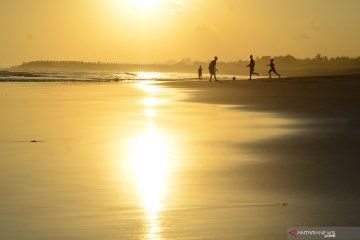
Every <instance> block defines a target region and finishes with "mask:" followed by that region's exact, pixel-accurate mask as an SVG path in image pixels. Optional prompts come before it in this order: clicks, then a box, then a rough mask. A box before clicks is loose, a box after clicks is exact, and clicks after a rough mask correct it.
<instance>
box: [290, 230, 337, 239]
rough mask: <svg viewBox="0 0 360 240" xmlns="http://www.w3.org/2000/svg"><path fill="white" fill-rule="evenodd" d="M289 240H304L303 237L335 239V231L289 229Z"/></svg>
mask: <svg viewBox="0 0 360 240" xmlns="http://www.w3.org/2000/svg"><path fill="white" fill-rule="evenodd" d="M288 237H289V239H304V237H319V238H321V239H331V238H336V231H329V230H316V229H315V230H314V229H311V230H310V229H304V228H302V229H301V230H300V229H296V228H294V229H291V230H290V231H288Z"/></svg>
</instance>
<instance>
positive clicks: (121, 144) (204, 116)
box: [0, 76, 360, 240]
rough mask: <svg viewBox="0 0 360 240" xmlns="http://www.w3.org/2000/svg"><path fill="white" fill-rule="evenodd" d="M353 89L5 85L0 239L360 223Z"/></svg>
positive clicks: (278, 82)
mask: <svg viewBox="0 0 360 240" xmlns="http://www.w3.org/2000/svg"><path fill="white" fill-rule="evenodd" d="M359 87H360V82H359V76H338V77H307V78H284V79H272V80H268V79H259V80H252V81H222V82H219V83H215V82H212V83H209V82H208V81H206V80H204V81H186V82H179V81H176V82H152V83H146V82H140V83H129V84H126V83H95V84H90V83H82V84H79V83H66V84H62V83H2V84H1V86H0V107H1V111H2V117H1V119H0V130H1V137H0V164H1V170H0V180H1V181H0V189H1V198H0V213H1V214H0V232H1V236H3V237H4V239H30V240H35V239H36V240H38V239H84V240H85V239H94V240H95V239H152V240H155V239H255V240H257V239H284V238H285V237H286V229H287V227H288V226H294V225H295V226H354V225H359V223H360V190H359V189H358V188H357V185H358V183H359V182H360V177H359V174H358V169H359V166H360V164H359V161H358V159H359V157H358V156H359V153H360V150H359V148H358V146H359V142H360V140H359V134H360V132H359V116H360V111H359V109H358V106H359V103H360V96H359V94H358V91H359ZM33 140H36V141H35V142H34V141H33Z"/></svg>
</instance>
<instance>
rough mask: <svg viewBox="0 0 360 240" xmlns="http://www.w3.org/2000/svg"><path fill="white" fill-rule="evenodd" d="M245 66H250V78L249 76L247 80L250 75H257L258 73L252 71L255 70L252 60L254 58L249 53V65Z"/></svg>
mask: <svg viewBox="0 0 360 240" xmlns="http://www.w3.org/2000/svg"><path fill="white" fill-rule="evenodd" d="M247 67H249V68H250V78H249V80H251V76H252V75H253V74H255V75H258V76H259V74H258V73H256V72H254V71H255V61H254V59H253V55H250V63H249V65H247Z"/></svg>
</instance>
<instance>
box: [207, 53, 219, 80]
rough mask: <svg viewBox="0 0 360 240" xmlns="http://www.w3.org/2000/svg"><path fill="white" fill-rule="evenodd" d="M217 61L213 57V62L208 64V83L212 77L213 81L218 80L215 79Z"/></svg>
mask: <svg viewBox="0 0 360 240" xmlns="http://www.w3.org/2000/svg"><path fill="white" fill-rule="evenodd" d="M217 60H218V58H217V57H215V58H214V60H212V61H211V62H210V64H209V72H210V79H209V82H211V79H212V76H214V78H215V81H218V80H217V79H216V71H217V69H216V61H217Z"/></svg>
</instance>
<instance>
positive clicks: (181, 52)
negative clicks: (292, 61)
mask: <svg viewBox="0 0 360 240" xmlns="http://www.w3.org/2000/svg"><path fill="white" fill-rule="evenodd" d="M359 12H360V1H359V0H220V1H219V0H1V1H0V20H1V21H0V29H1V37H0V66H1V67H7V66H11V65H16V64H19V63H21V62H23V61H31V60H84V61H98V60H99V61H104V62H141V63H157V62H166V61H168V60H180V59H182V58H187V57H188V58H191V59H193V60H209V59H211V58H213V56H214V55H218V56H219V60H222V61H230V60H238V59H247V58H248V55H249V54H250V53H251V54H254V55H255V56H263V55H266V56H274V55H285V54H292V55H294V56H296V57H312V56H315V55H316V54H317V53H321V54H324V55H328V56H330V57H333V56H344V55H347V56H359V55H360V44H359V43H360V31H359V30H360V27H359V23H360V14H358V13H359Z"/></svg>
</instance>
